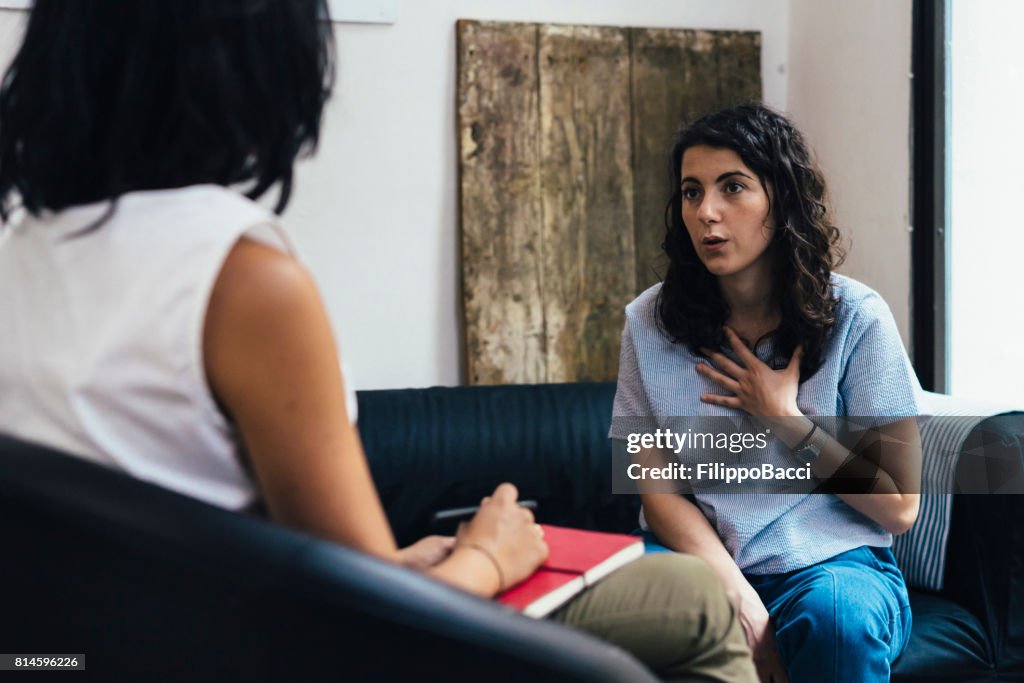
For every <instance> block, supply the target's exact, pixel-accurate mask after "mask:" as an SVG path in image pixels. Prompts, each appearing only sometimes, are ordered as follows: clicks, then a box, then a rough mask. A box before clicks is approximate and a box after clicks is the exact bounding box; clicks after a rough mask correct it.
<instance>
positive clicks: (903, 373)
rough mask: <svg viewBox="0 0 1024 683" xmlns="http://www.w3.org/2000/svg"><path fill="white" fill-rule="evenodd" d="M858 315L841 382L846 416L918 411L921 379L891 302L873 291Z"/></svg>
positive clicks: (890, 415) (902, 414)
mask: <svg viewBox="0 0 1024 683" xmlns="http://www.w3.org/2000/svg"><path fill="white" fill-rule="evenodd" d="M853 315H854V319H853V323H852V325H851V326H850V331H849V338H848V340H847V343H846V344H845V348H844V355H845V358H844V359H843V375H842V378H841V379H840V381H839V393H840V395H841V397H842V399H843V403H844V405H845V412H846V415H849V416H863V417H869V416H870V417H888V418H901V417H910V416H915V415H917V413H918V408H917V401H916V399H915V387H916V386H917V378H916V375H915V374H914V370H913V368H912V367H911V365H910V359H909V358H908V357H907V352H906V350H905V349H904V348H903V340H902V339H900V333H899V330H898V329H897V328H896V321H895V320H894V319H893V316H892V311H890V310H889V306H888V305H887V304H886V303H885V301H884V300H883V299H882V297H881V296H879V295H878V294H877V293H875V292H871V293H870V294H868V295H867V296H865V297H864V298H863V299H862V300H861V301H860V302H859V304H858V305H857V309H856V311H855V312H854V314H853ZM891 421H892V420H884V421H883V423H884V422H891Z"/></svg>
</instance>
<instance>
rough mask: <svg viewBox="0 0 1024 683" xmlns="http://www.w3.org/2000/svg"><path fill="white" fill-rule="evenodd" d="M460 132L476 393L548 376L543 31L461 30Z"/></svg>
mask: <svg viewBox="0 0 1024 683" xmlns="http://www.w3.org/2000/svg"><path fill="white" fill-rule="evenodd" d="M457 37H458V59H459V64H458V103H457V109H458V130H459V162H460V163H459V168H460V174H461V198H460V209H461V226H462V272H463V300H464V308H463V310H464V316H465V326H466V354H467V358H466V360H467V364H466V370H467V374H468V379H469V383H470V384H502V383H512V384H517V383H530V382H536V381H539V378H543V377H544V376H545V373H546V370H545V358H546V348H545V347H546V338H545V331H544V298H543V293H542V289H541V286H542V283H541V272H540V271H541V265H542V264H541V262H540V259H539V254H538V251H539V250H540V249H541V248H542V244H543V241H542V239H541V205H540V150H539V145H538V135H537V131H538V130H539V122H538V106H537V97H538V95H539V89H538V84H537V27H536V25H533V24H497V23H484V22H472V21H460V22H459V23H458V30H457Z"/></svg>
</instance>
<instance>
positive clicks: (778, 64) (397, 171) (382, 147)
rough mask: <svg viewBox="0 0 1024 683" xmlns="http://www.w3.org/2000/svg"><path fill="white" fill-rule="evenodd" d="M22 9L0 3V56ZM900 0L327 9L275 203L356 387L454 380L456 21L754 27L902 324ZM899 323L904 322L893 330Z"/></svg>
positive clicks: (419, 2) (407, 2) (768, 75)
mask: <svg viewBox="0 0 1024 683" xmlns="http://www.w3.org/2000/svg"><path fill="white" fill-rule="evenodd" d="M23 16H24V13H21V12H7V11H0V57H2V56H3V55H7V54H10V53H11V51H12V50H13V48H14V45H13V42H14V41H15V38H14V36H17V35H18V31H17V29H16V27H17V24H18V23H20V21H21V19H22V17H23ZM910 17H911V15H910V0H857V1H856V2H845V1H844V0H731V1H730V2H719V0H687V1H686V2H681V1H680V0H602V1H596V0H559V1H558V2H540V1H539V0H403V1H402V2H401V3H400V7H399V19H398V21H397V22H396V23H395V24H392V25H360V24H337V25H336V31H335V33H336V36H337V41H338V56H339V80H338V86H337V90H336V94H335V97H334V100H333V101H332V103H331V104H330V105H329V107H328V109H327V112H326V117H325V126H324V131H323V139H322V144H321V148H320V152H319V155H318V156H317V158H315V159H313V160H310V161H305V162H303V163H301V164H300V166H299V168H298V171H297V186H296V190H295V194H294V198H293V200H292V203H291V205H290V206H289V209H288V211H287V213H286V214H285V217H284V222H285V224H286V226H287V227H288V228H289V229H290V230H291V232H292V233H293V235H294V236H295V238H296V241H297V242H298V245H299V248H300V250H301V251H302V252H303V254H304V256H305V258H306V260H307V263H308V264H309V266H310V267H311V269H312V270H313V272H314V274H315V275H316V277H317V280H318V281H319V283H320V286H321V289H322V292H323V296H324V299H325V300H326V303H327V306H328V309H329V311H330V313H331V316H332V318H333V320H334V322H335V328H336V330H337V332H338V336H339V338H340V341H341V344H342V348H343V350H344V354H345V357H346V359H347V360H348V364H349V367H350V373H351V378H352V379H353V381H354V382H355V384H356V385H357V386H358V387H361V388H384V387H406V386H427V385H432V384H445V385H454V384H458V383H459V382H460V379H461V370H460V368H461V365H462V354H463V351H462V342H461V334H460V332H459V327H458V325H459V322H458V310H459V301H460V299H461V292H460V289H459V266H458V261H457V254H458V242H457V211H456V199H457V179H456V142H455V20H456V19H459V18H467V19H493V20H508V21H536V22H561V23H576V24H609V25H623V26H649V27H659V26H662V27H673V28H708V29H745V30H759V31H761V32H762V77H763V83H764V92H765V98H766V100H767V102H768V103H769V104H771V105H773V106H775V107H778V108H781V109H783V110H788V111H790V112H791V113H792V115H793V117H794V118H795V120H796V121H797V123H798V124H799V125H800V126H801V127H802V128H803V129H804V130H805V132H806V133H807V135H808V137H809V139H810V141H811V143H812V144H813V145H814V146H815V147H816V148H817V150H818V152H819V156H820V158H821V160H822V162H823V165H824V167H825V170H826V172H827V174H828V177H829V180H830V183H831V186H832V188H833V193H834V199H835V204H836V208H837V214H838V219H839V224H840V227H842V228H844V229H845V230H846V232H847V233H848V234H851V235H852V237H853V239H854V248H853V251H852V252H851V256H850V259H849V261H848V265H847V266H846V267H845V268H844V272H847V273H849V274H851V275H853V276H854V277H858V278H859V279H862V280H864V281H866V282H867V283H869V284H870V285H872V286H873V287H875V288H876V289H878V290H879V291H880V292H881V293H882V294H883V296H885V297H886V300H887V301H889V303H890V305H891V306H892V308H893V310H894V313H895V314H896V319H897V322H898V323H899V325H900V327H901V330H903V331H904V334H905V332H906V329H907V321H908V300H909V292H910V289H909V276H908V271H909V263H910V255H909V235H908V234H907V232H906V225H907V210H908V209H907V207H908V197H909V186H908V170H907V169H908V168H909V159H908V140H909V132H908V131H909V128H908V121H909V111H908V104H909V98H910V91H909V83H908V81H907V72H908V71H909V59H910ZM905 338H906V335H905Z"/></svg>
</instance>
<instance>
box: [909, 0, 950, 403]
mask: <svg viewBox="0 0 1024 683" xmlns="http://www.w3.org/2000/svg"><path fill="white" fill-rule="evenodd" d="M949 3H950V0H914V4H913V38H912V48H911V49H912V55H911V63H912V69H913V74H914V77H913V81H912V83H913V87H912V92H911V99H912V102H911V111H912V114H911V117H912V131H913V132H912V136H911V139H912V142H911V144H912V153H911V156H912V159H913V170H912V176H911V186H912V190H911V225H912V226H913V232H912V233H911V290H912V294H911V357H912V359H913V363H914V370H915V371H916V372H917V376H918V379H919V380H920V381H921V386H922V387H923V388H925V389H927V390H929V391H937V392H944V391H946V390H947V388H948V384H949V354H948V350H949V349H948V346H949V336H948V318H949V316H948V309H947V302H948V300H949V297H948V292H947V283H948V275H949V250H948V228H949V225H948V223H949V193H948V146H947V140H948V124H949V17H950V4H949Z"/></svg>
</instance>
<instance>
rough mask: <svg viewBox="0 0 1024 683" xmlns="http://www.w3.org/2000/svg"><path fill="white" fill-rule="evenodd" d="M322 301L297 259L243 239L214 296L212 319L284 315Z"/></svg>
mask: <svg viewBox="0 0 1024 683" xmlns="http://www.w3.org/2000/svg"><path fill="white" fill-rule="evenodd" d="M313 302H317V303H318V302H319V294H318V293H317V288H316V283H315V282H314V281H313V278H312V276H311V275H310V274H309V272H308V271H307V270H306V269H305V268H304V267H303V266H302V264H301V263H299V262H298V261H297V260H296V259H295V258H294V257H292V256H290V255H289V254H286V253H284V252H282V251H280V250H278V249H274V248H273V247H269V246H267V245H265V244H262V243H260V242H257V241H255V240H251V239H248V238H242V239H241V240H239V241H238V242H237V243H236V244H235V246H234V247H233V248H232V250H231V252H230V253H229V254H228V257H227V259H226V260H225V261H224V265H223V267H222V268H221V272H220V274H219V276H218V278H217V282H216V284H215V285H214V288H213V292H212V294H211V297H210V306H209V312H208V314H207V326H208V327H209V326H210V324H211V322H215V321H213V320H211V317H212V316H217V315H222V314H228V315H233V316H238V317H241V318H243V319H244V318H245V317H248V316H251V315H256V316H257V317H262V315H264V314H266V313H268V312H271V311H280V312H282V313H284V312H287V311H288V310H290V309H293V308H294V307H295V306H296V305H301V304H303V303H306V304H309V303H313Z"/></svg>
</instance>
